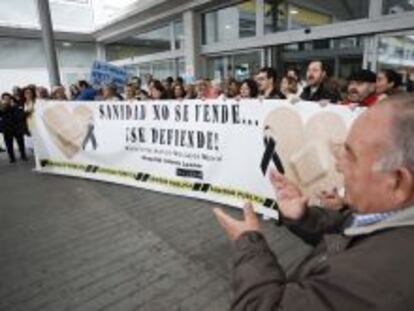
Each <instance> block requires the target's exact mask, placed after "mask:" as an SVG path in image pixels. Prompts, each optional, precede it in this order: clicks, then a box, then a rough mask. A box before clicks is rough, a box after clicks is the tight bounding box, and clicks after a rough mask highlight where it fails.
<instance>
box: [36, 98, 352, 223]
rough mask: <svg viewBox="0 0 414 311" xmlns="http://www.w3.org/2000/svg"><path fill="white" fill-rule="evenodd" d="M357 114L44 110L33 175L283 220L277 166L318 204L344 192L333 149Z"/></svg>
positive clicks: (67, 106) (267, 104)
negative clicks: (272, 175) (325, 195)
mask: <svg viewBox="0 0 414 311" xmlns="http://www.w3.org/2000/svg"><path fill="white" fill-rule="evenodd" d="M358 113H359V112H358V111H351V110H350V109H348V108H347V107H342V106H334V105H330V106H327V107H324V108H321V107H320V106H319V105H318V104H314V103H309V102H300V103H297V104H296V105H295V106H292V105H290V104H287V103H286V102H285V101H278V100H270V101H259V100H242V101H235V100H226V101H198V100H191V101H148V102H57V101H47V102H39V103H38V104H37V109H36V112H35V129H34V130H33V132H34V137H35V153H36V169H37V170H38V171H40V172H45V173H56V174H63V175H69V176H77V177H84V178H91V179H97V180H103V181H108V182H114V183H119V184H124V185H129V186H134V187H140V188H146V189H151V190H156V191H162V192H167V193H172V194H176V195H184V196H189V197H194V198H201V199H206V200H210V201H215V202H220V203H224V204H228V205H232V206H236V207H240V206H242V204H243V203H244V202H246V201H250V202H252V203H253V205H254V206H255V208H256V211H257V212H259V213H262V214H265V215H268V216H270V217H277V204H276V201H275V193H274V192H273V190H272V187H271V185H270V182H269V179H268V173H269V170H270V169H271V168H272V167H273V168H275V169H278V170H279V171H280V172H282V173H284V174H286V175H287V176H289V178H291V179H292V180H294V181H295V182H297V183H298V184H299V185H300V187H301V188H302V190H303V191H305V193H307V194H308V195H309V196H313V195H314V194H315V193H316V192H318V191H320V190H324V189H325V190H327V189H329V188H332V187H334V186H335V187H340V186H341V179H340V176H338V174H336V173H335V171H334V157H333V156H332V152H331V151H332V150H333V149H334V148H335V147H337V146H340V144H341V143H342V142H343V140H344V138H345V136H346V132H347V129H348V128H349V126H350V124H351V122H352V120H353V119H354V118H355V116H356V115H357V114H358Z"/></svg>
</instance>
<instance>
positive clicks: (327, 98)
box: [0, 60, 414, 163]
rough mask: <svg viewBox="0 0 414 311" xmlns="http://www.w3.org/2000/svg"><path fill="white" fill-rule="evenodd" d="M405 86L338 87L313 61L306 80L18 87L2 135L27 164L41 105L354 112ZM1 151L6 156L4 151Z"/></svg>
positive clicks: (382, 75) (8, 97)
mask: <svg viewBox="0 0 414 311" xmlns="http://www.w3.org/2000/svg"><path fill="white" fill-rule="evenodd" d="M404 80H405V81H403V77H402V76H401V75H400V74H399V73H398V72H396V71H394V70H392V69H385V70H380V71H379V72H378V73H374V72H372V71H370V70H366V69H361V70H358V71H356V72H354V73H353V74H351V75H350V76H349V78H348V80H347V81H340V80H336V79H333V78H332V77H330V75H329V68H328V67H327V66H326V64H324V63H323V62H322V61H319V60H314V61H311V62H310V63H309V65H308V67H307V71H306V74H305V79H302V77H301V75H300V72H299V70H297V69H296V68H289V69H288V70H287V71H286V73H285V74H284V75H278V73H277V72H276V70H274V69H273V68H271V67H264V68H261V69H260V70H259V71H258V72H257V74H256V75H255V76H254V77H252V78H249V79H245V80H243V81H238V80H236V79H234V78H229V79H227V80H225V81H217V80H213V81H211V80H209V79H204V78H200V79H197V80H196V81H195V83H185V82H184V79H183V78H181V77H177V78H176V79H174V78H172V77H168V78H166V79H165V80H164V81H160V80H157V79H153V77H152V76H151V75H149V74H147V75H145V76H144V81H142V79H141V78H139V77H136V76H135V77H131V78H130V79H129V81H128V83H127V84H126V85H125V87H124V88H123V90H119V88H117V87H116V86H115V85H112V84H108V85H105V86H103V87H100V88H94V87H93V86H91V85H90V84H89V83H88V82H87V81H85V80H81V81H78V82H77V83H76V84H73V85H71V86H70V87H69V89H68V90H66V89H65V88H64V87H63V86H56V87H53V88H52V90H51V91H50V92H49V90H48V89H47V88H45V87H41V86H35V85H28V86H26V87H24V88H20V87H17V86H16V87H14V88H13V90H12V92H11V93H7V92H6V93H3V94H2V96H1V102H0V130H1V131H2V132H3V136H4V143H5V145H6V149H7V152H8V155H9V159H10V162H11V163H14V162H15V161H16V157H15V154H14V150H13V144H14V140H16V142H17V144H18V146H19V149H20V153H21V158H22V159H23V160H25V159H26V158H27V157H26V153H25V139H24V137H25V136H27V137H30V135H31V134H30V129H31V120H32V118H31V116H32V113H33V111H34V107H35V104H36V101H37V100H39V99H42V100H60V101H65V100H76V101H95V100H101V101H127V102H130V103H134V102H136V101H143V100H146V101H148V100H167V99H172V100H184V99H202V100H206V99H227V98H231V99H236V100H243V99H286V100H288V101H289V102H290V103H292V104H294V103H296V102H298V101H300V100H304V101H314V102H319V103H320V104H322V105H326V104H328V103H331V104H340V105H349V106H350V107H351V108H352V107H357V106H361V107H369V106H372V105H374V104H376V103H377V102H379V101H380V100H382V99H384V98H386V97H387V96H390V95H393V94H398V93H403V92H413V88H414V87H413V82H412V81H410V80H409V79H407V78H406V79H404ZM0 151H3V152H4V151H5V150H4V149H2V148H1V147H0Z"/></svg>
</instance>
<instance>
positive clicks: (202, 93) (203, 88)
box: [195, 79, 210, 99]
mask: <svg viewBox="0 0 414 311" xmlns="http://www.w3.org/2000/svg"><path fill="white" fill-rule="evenodd" d="M209 89H210V85H209V83H208V81H207V80H205V79H198V80H197V81H196V84H195V92H196V98H197V99H206V98H208V97H209V95H210V94H209Z"/></svg>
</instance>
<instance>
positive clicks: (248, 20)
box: [202, 0, 256, 44]
mask: <svg viewBox="0 0 414 311" xmlns="http://www.w3.org/2000/svg"><path fill="white" fill-rule="evenodd" d="M202 20H203V21H202V23H203V25H202V26H203V44H210V43H215V42H223V41H226V40H235V39H238V38H246V37H252V36H255V35H256V1H255V0H249V1H243V2H242V3H240V4H238V5H235V6H230V7H226V8H223V9H219V10H216V11H211V12H208V13H205V14H203V16H202Z"/></svg>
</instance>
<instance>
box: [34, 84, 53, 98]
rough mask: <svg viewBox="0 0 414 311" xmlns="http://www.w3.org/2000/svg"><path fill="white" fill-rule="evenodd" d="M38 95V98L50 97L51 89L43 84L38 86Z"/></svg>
mask: <svg viewBox="0 0 414 311" xmlns="http://www.w3.org/2000/svg"><path fill="white" fill-rule="evenodd" d="M36 96H37V98H38V99H50V96H49V91H48V90H47V88H45V87H43V86H38V87H37V88H36Z"/></svg>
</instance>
